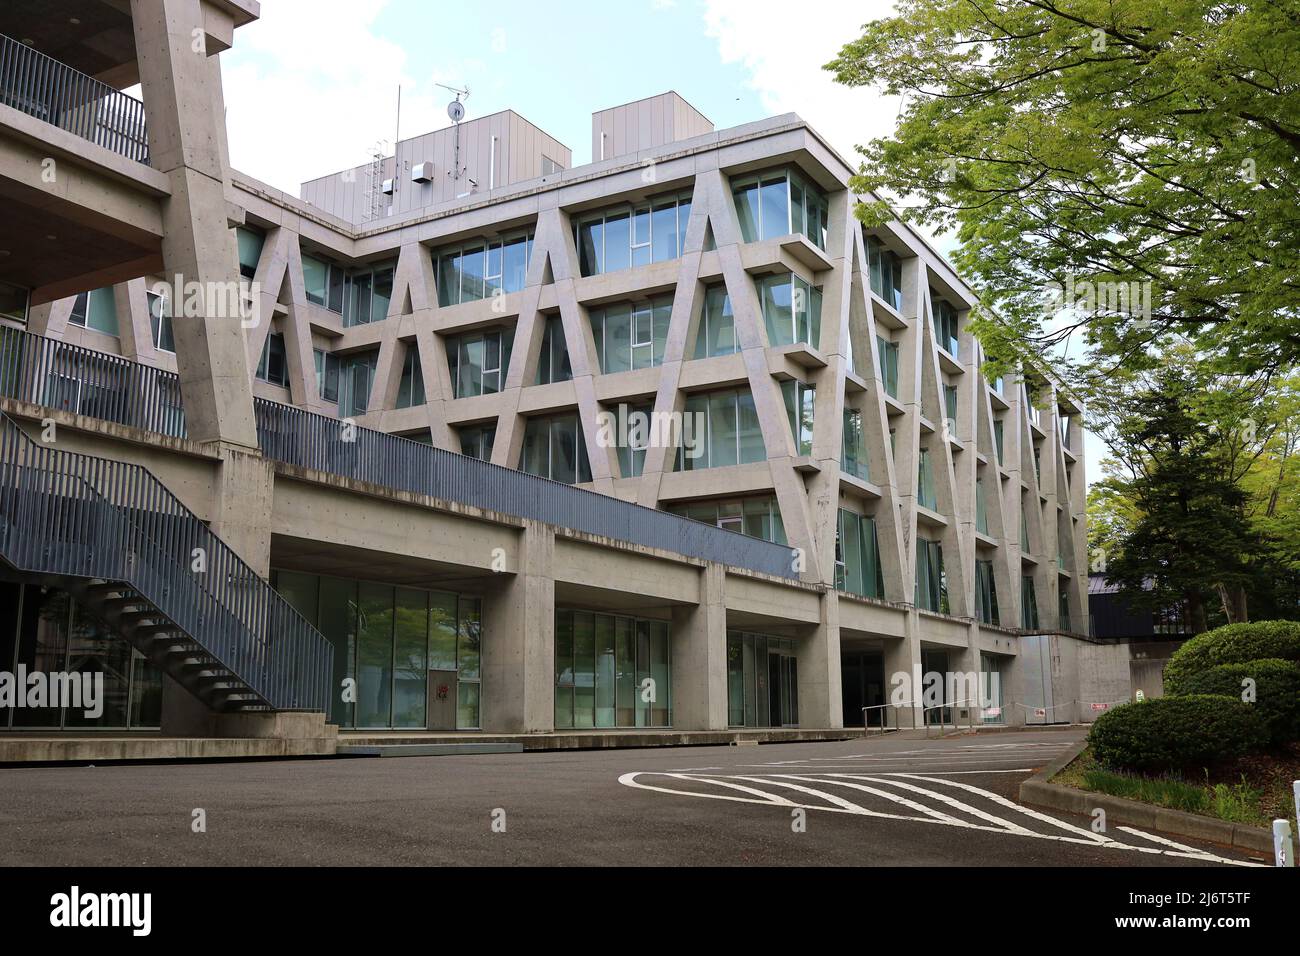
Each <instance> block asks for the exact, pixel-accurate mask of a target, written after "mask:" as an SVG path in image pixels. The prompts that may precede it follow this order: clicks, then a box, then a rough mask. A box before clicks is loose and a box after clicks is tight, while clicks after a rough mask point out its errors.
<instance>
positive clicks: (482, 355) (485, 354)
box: [447, 329, 515, 398]
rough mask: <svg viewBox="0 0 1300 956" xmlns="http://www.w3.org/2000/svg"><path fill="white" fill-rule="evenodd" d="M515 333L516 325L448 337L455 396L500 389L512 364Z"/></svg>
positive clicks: (493, 392) (488, 393) (448, 356)
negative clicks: (509, 327)
mask: <svg viewBox="0 0 1300 956" xmlns="http://www.w3.org/2000/svg"><path fill="white" fill-rule="evenodd" d="M514 337H515V333H514V329H489V330H487V331H484V332H470V333H466V334H465V335H454V336H451V337H449V338H448V339H447V365H448V368H449V370H450V372H451V387H452V394H453V395H454V396H455V397H456V398H472V397H474V396H476V395H491V394H495V393H496V392H499V391H501V388H502V386H503V385H504V384H505V375H506V370H507V369H508V368H509V367H510V351H511V348H512V347H513V345H514Z"/></svg>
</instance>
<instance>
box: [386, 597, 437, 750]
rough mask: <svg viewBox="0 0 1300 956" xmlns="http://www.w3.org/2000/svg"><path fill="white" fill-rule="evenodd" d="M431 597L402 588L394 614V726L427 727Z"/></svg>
mask: <svg viewBox="0 0 1300 956" xmlns="http://www.w3.org/2000/svg"><path fill="white" fill-rule="evenodd" d="M428 650H429V595H428V593H427V592H425V591H416V590H413V589H410V588H398V589H397V595H396V606H395V608H394V612H393V724H392V725H393V726H394V727H425V726H427V723H428V721H427V719H426V716H425V705H426V703H427V701H428V690H427V688H428V679H429V678H428Z"/></svg>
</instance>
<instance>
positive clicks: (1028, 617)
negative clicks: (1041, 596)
mask: <svg viewBox="0 0 1300 956" xmlns="http://www.w3.org/2000/svg"><path fill="white" fill-rule="evenodd" d="M1020 626H1021V627H1023V628H1024V629H1025V630H1027V631H1036V630H1038V598H1037V596H1036V595H1035V594H1034V577H1033V575H1032V574H1026V575H1024V576H1022V577H1021V579H1020Z"/></svg>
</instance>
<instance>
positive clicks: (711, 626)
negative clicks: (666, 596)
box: [671, 563, 728, 730]
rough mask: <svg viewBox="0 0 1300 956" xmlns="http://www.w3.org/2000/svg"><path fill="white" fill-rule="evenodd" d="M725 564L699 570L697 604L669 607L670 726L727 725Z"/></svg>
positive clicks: (717, 727) (701, 727)
mask: <svg viewBox="0 0 1300 956" xmlns="http://www.w3.org/2000/svg"><path fill="white" fill-rule="evenodd" d="M726 582H727V574H726V569H725V568H724V567H723V566H722V565H720V564H712V563H710V564H708V565H706V566H705V568H704V570H703V571H701V572H700V603H699V604H696V605H690V606H686V607H676V608H673V622H672V646H671V656H672V668H673V669H672V676H673V729H674V730H726V729H727V722H728V718H727V602H726Z"/></svg>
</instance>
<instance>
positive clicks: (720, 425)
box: [677, 389, 767, 471]
mask: <svg viewBox="0 0 1300 956" xmlns="http://www.w3.org/2000/svg"><path fill="white" fill-rule="evenodd" d="M701 428H703V433H701V431H700V429H701ZM682 432H683V442H682V447H681V448H680V449H679V451H678V455H677V468H678V470H679V471H699V470H700V469H703V468H725V467H727V466H728V465H744V464H749V463H752V462H756V461H763V460H764V459H765V458H766V457H767V449H766V447H765V446H764V444H763V429H762V427H761V426H760V425H759V421H758V412H757V411H756V410H755V408H754V396H753V395H751V394H750V392H749V389H739V390H727V391H724V392H709V393H705V394H695V395H689V396H687V398H686V420H685V421H684V422H683V426H682Z"/></svg>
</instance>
